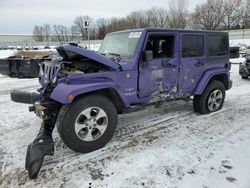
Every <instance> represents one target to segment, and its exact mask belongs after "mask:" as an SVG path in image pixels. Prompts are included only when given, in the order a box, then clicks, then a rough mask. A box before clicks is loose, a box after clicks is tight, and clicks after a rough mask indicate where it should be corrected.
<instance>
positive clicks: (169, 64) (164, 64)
mask: <svg viewBox="0 0 250 188" xmlns="http://www.w3.org/2000/svg"><path fill="white" fill-rule="evenodd" d="M161 66H162V67H165V68H175V67H176V65H175V64H172V63H169V62H168V60H166V61H164V60H162V62H161Z"/></svg>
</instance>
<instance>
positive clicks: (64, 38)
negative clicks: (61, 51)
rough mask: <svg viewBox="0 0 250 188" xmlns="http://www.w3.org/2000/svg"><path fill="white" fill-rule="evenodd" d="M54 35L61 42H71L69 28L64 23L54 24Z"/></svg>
mask: <svg viewBox="0 0 250 188" xmlns="http://www.w3.org/2000/svg"><path fill="white" fill-rule="evenodd" d="M53 29H54V37H55V40H56V41H59V42H69V40H70V39H69V33H70V31H69V29H68V28H67V27H65V26H63V25H53Z"/></svg>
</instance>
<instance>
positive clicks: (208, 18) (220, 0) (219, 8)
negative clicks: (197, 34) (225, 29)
mask: <svg viewBox="0 0 250 188" xmlns="http://www.w3.org/2000/svg"><path fill="white" fill-rule="evenodd" d="M224 18H225V10H224V0H207V2H206V3H204V4H201V5H197V6H196V8H195V11H194V13H193V15H192V19H193V23H194V25H195V26H196V27H198V28H202V29H207V30H215V29H218V27H219V26H220V25H221V24H222V22H223V19H224Z"/></svg>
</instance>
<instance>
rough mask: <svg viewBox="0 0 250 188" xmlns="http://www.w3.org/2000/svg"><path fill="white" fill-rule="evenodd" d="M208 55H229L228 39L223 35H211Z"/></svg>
mask: <svg viewBox="0 0 250 188" xmlns="http://www.w3.org/2000/svg"><path fill="white" fill-rule="evenodd" d="M208 55H209V56H224V55H228V37H227V36H221V35H209V36H208Z"/></svg>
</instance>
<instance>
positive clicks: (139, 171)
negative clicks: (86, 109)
mask: <svg viewBox="0 0 250 188" xmlns="http://www.w3.org/2000/svg"><path fill="white" fill-rule="evenodd" d="M232 79H233V81H234V86H233V88H232V89H231V90H230V91H228V92H227V96H226V101H225V104H224V107H223V109H222V110H221V111H219V112H216V113H213V114H210V115H199V114H196V113H194V112H193V109H192V102H184V101H178V102H170V103H166V104H165V105H163V106H160V107H154V106H152V107H148V108H147V109H145V110H143V111H139V112H135V113H131V114H126V115H122V116H120V117H119V124H118V129H117V131H116V135H115V137H114V138H113V139H112V140H111V142H109V143H108V144H107V145H106V146H105V147H104V148H102V149H100V150H98V151H95V152H92V153H89V154H78V153H75V152H73V151H71V150H70V149H69V148H67V147H66V146H65V145H64V144H63V143H62V142H61V140H60V138H59V136H58V134H57V131H54V135H53V137H54V139H55V146H56V151H55V155H54V156H53V157H46V159H45V161H44V165H43V167H42V170H41V173H40V174H39V177H38V179H36V180H29V178H28V176H27V172H26V171H25V170H24V161H25V153H26V148H27V145H28V144H29V143H30V142H31V141H32V140H33V139H34V137H35V135H36V133H37V132H38V130H39V126H40V123H41V120H40V119H38V118H37V117H36V116H35V115H34V114H32V113H29V112H28V109H27V108H28V106H27V105H25V104H17V103H13V102H11V101H10V98H9V92H10V90H12V89H23V90H28V91H32V90H35V89H36V88H37V87H38V84H37V80H36V79H22V80H18V79H12V78H8V77H5V76H0V187H4V188H5V187H14V188H15V187H70V188H72V187H83V188H85V187H91V188H95V187H114V188H118V187H159V188H162V187H178V188H179V187H183V188H186V187H192V188H196V187H197V188H214V187H216V188H220V187H221V188H225V187H226V188H233V187H235V188H247V187H250V147H249V146H250V80H242V79H241V77H240V76H239V74H238V65H232Z"/></svg>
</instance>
